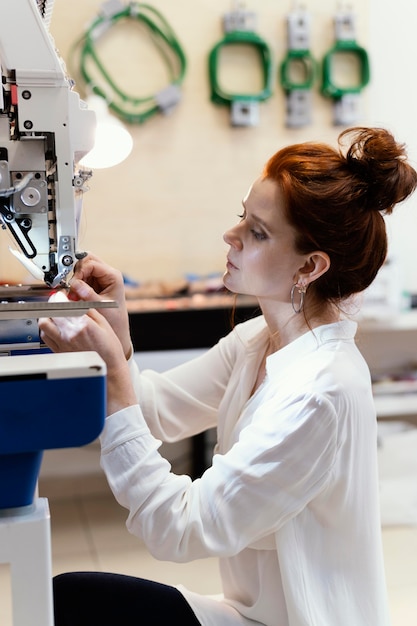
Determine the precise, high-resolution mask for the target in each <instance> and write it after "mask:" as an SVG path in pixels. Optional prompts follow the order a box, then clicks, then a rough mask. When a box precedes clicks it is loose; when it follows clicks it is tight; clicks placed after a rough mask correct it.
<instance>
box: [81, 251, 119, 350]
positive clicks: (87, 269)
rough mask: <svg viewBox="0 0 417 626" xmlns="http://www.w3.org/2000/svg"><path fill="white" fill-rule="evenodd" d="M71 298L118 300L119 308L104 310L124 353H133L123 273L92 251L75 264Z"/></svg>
mask: <svg viewBox="0 0 417 626" xmlns="http://www.w3.org/2000/svg"><path fill="white" fill-rule="evenodd" d="M69 298H70V299H71V300H86V301H90V302H96V301H101V300H115V301H116V302H117V303H118V308H117V309H116V308H108V309H100V311H101V313H102V315H103V317H105V318H106V320H107V321H108V322H109V323H110V325H111V327H112V328H113V330H114V332H115V334H116V335H117V337H118V338H119V341H120V343H121V344H122V347H123V352H124V355H125V357H126V358H128V357H129V355H130V353H131V340H130V331H129V317H128V313H127V307H126V299H125V289H124V284H123V276H122V274H121V272H119V271H118V270H116V269H114V268H113V267H111V266H110V265H107V264H106V263H104V262H103V261H101V260H100V259H99V258H98V257H96V256H95V255H94V254H90V253H89V254H88V255H87V256H86V257H84V258H83V259H81V260H80V261H78V263H77V265H76V266H75V271H74V276H73V278H72V280H71V284H70V293H69Z"/></svg>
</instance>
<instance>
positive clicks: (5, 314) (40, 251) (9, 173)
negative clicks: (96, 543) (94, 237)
mask: <svg viewBox="0 0 417 626" xmlns="http://www.w3.org/2000/svg"><path fill="white" fill-rule="evenodd" d="M52 4H53V0H2V1H1V2H0V63H1V78H2V83H1V85H0V223H1V226H2V229H3V230H5V231H8V233H9V235H10V238H11V239H12V241H13V247H12V249H11V253H12V254H14V255H15V256H16V257H18V259H19V260H20V261H21V262H22V263H23V265H24V266H25V268H26V269H27V271H29V272H30V273H31V274H32V275H33V276H34V278H36V279H37V280H38V283H37V284H35V285H18V286H17V285H14V286H3V287H1V288H0V357H1V358H0V393H1V396H2V410H1V413H0V563H10V564H11V577H12V600H13V624H14V625H15V626H33V624H34V623H36V624H39V625H42V626H52V624H53V615H52V585H51V562H50V552H51V550H50V528H49V510H48V503H47V500H46V499H45V498H38V497H36V495H35V492H36V484H37V478H38V473H39V469H40V464H41V459H42V454H43V450H45V449H50V448H64V447H73V446H81V445H84V444H87V443H90V442H91V441H93V440H94V439H95V438H96V437H97V436H98V435H99V433H100V432H101V429H102V427H103V423H104V416H105V374H106V367H105V364H104V362H103V361H102V359H101V358H100V357H99V356H98V355H97V354H96V353H94V352H85V353H71V354H69V353H67V354H52V353H50V352H49V351H48V350H47V349H46V348H45V346H42V344H41V341H40V338H39V331H38V328H37V320H38V318H39V317H58V316H70V317H74V316H77V315H82V314H84V313H85V312H86V311H87V310H88V309H89V308H92V307H94V308H98V307H104V306H115V303H112V302H99V303H88V302H55V303H50V302H49V301H48V295H49V293H50V291H51V289H59V288H62V287H66V286H67V284H68V281H69V279H70V277H71V274H72V272H73V269H74V266H75V264H76V262H77V259H78V258H80V256H82V253H80V252H79V251H78V249H77V229H78V222H79V218H80V213H81V204H82V196H83V193H84V191H86V190H87V181H88V180H89V178H90V176H91V171H86V170H83V169H82V168H80V167H79V166H78V163H79V161H80V159H81V158H82V157H83V156H84V155H85V154H86V153H87V152H89V150H90V149H91V148H92V147H93V144H94V131H95V115H94V113H93V112H92V111H89V110H88V109H87V107H86V105H85V104H84V103H83V102H82V101H81V100H80V98H79V95H78V94H77V93H76V92H75V91H74V89H73V87H74V85H73V82H72V80H71V78H70V77H69V76H68V75H67V73H66V70H65V65H64V63H63V61H62V59H61V58H60V56H59V54H58V52H57V51H56V49H55V45H54V42H53V40H52V38H51V36H50V34H49V32H48V27H49V23H50V17H51V13H52ZM3 236H4V235H3V234H2V233H0V239H1V238H3ZM5 239H7V238H5ZM5 239H4V241H5ZM0 245H3V242H2V241H1V240H0ZM43 352H45V353H43ZM69 399H70V402H69ZM81 399H82V402H80V400H81Z"/></svg>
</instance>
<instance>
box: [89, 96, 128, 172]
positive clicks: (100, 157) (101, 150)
mask: <svg viewBox="0 0 417 626" xmlns="http://www.w3.org/2000/svg"><path fill="white" fill-rule="evenodd" d="M86 104H87V105H88V108H89V109H92V110H93V111H94V112H95V114H96V119H97V127H96V134H95V141H94V147H93V149H92V150H90V152H88V153H87V154H86V155H85V156H84V157H83V158H82V159H81V161H80V165H82V166H83V167H91V168H92V169H102V168H105V167H113V165H117V164H118V163H121V162H122V161H124V160H125V159H126V158H127V157H128V156H129V154H130V153H131V151H132V148H133V139H132V136H131V134H130V133H129V131H128V130H127V129H126V128H125V127H124V125H123V124H122V122H121V121H120V120H119V119H117V118H116V117H115V116H114V115H111V114H110V113H109V110H108V107H107V104H106V102H105V100H104V99H103V98H100V96H95V95H93V96H89V97H88V98H87V102H86Z"/></svg>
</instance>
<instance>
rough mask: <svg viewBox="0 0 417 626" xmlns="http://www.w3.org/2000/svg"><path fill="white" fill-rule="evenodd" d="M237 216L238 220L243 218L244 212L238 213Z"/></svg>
mask: <svg viewBox="0 0 417 626" xmlns="http://www.w3.org/2000/svg"><path fill="white" fill-rule="evenodd" d="M237 216H238V218H239V219H240V220H243V218H244V217H245V214H244V213H241V214H239V213H238V214H237Z"/></svg>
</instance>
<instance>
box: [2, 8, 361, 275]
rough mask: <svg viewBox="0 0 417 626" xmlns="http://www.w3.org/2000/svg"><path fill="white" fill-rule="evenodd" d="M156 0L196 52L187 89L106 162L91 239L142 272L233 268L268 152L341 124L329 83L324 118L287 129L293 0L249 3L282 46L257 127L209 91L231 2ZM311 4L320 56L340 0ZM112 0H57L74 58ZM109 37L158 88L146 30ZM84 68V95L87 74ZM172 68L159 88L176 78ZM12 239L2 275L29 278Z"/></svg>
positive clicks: (121, 65) (134, 72)
mask: <svg viewBox="0 0 417 626" xmlns="http://www.w3.org/2000/svg"><path fill="white" fill-rule="evenodd" d="M151 4H152V6H154V7H155V8H157V9H159V10H160V11H161V12H162V14H163V15H164V16H165V17H166V19H167V20H168V21H169V23H170V24H171V26H172V27H173V28H174V30H175V31H176V33H177V35H178V37H179V39H180V40H181V42H182V44H183V47H184V49H185V51H186V53H187V56H188V72H187V76H186V79H185V83H184V88H183V98H182V101H181V103H180V104H179V105H178V107H177V108H176V109H175V110H174V112H173V113H172V114H171V115H170V116H162V115H158V116H157V117H154V118H153V119H151V120H150V121H148V122H146V123H145V124H143V125H139V126H133V127H131V132H132V134H133V137H134V149H133V152H132V153H131V155H130V157H129V158H128V159H127V160H126V161H125V162H124V163H123V164H121V165H119V166H116V167H114V168H112V169H108V170H96V171H95V172H94V176H93V178H92V180H91V185H90V191H89V192H88V193H87V194H86V195H85V199H84V213H83V220H82V225H81V230H80V246H79V247H80V248H84V249H88V250H92V251H94V252H96V253H97V254H98V255H100V256H102V257H103V258H105V259H106V260H107V261H108V262H109V263H111V264H113V265H116V266H117V267H119V268H120V269H121V270H122V271H123V272H125V273H126V274H128V275H129V276H131V277H133V278H135V279H138V280H158V279H165V280H171V279H172V280H173V279H176V278H178V277H181V276H183V275H184V274H185V273H187V272H192V273H198V274H206V273H210V272H223V269H224V258H225V251H226V245H225V244H224V242H223V240H222V234H223V232H224V231H225V230H226V229H227V228H228V227H229V226H231V225H232V224H234V223H235V221H236V219H237V218H236V215H237V213H239V212H240V210H241V204H240V203H241V199H242V198H243V196H244V195H245V193H246V191H247V188H248V187H249V185H250V183H251V182H252V181H253V180H254V178H256V177H257V175H258V173H259V172H260V169H261V167H262V165H263V163H264V162H265V161H266V159H267V158H268V157H269V156H270V155H271V154H272V153H273V152H275V151H276V150H277V149H279V148H280V147H281V146H282V145H284V144H287V143H289V142H298V141H304V140H310V139H321V140H325V141H329V142H335V141H336V137H337V135H338V133H339V132H340V130H341V128H340V127H334V126H333V124H332V105H331V102H330V101H328V100H326V99H324V98H323V97H322V96H321V95H320V94H319V89H318V85H317V86H316V89H315V91H314V102H313V124H312V125H310V126H308V127H306V128H303V129H299V130H290V129H287V128H286V127H285V122H284V119H285V98H284V95H283V92H282V90H281V88H280V85H279V84H278V78H277V76H278V72H277V66H278V64H279V63H280V62H281V60H282V58H283V57H284V55H285V51H286V24H285V18H286V14H287V12H288V11H289V10H290V8H291V6H292V3H291V2H290V0H288V2H278V1H277V0H261V1H259V2H247V3H246V6H247V7H248V8H249V9H253V10H255V11H256V12H257V14H258V27H257V32H258V33H259V34H260V35H261V36H262V37H263V38H264V39H265V40H266V41H267V42H268V43H269V45H270V46H271V49H272V52H273V59H274V76H275V77H276V82H275V85H274V89H275V92H274V95H273V97H272V98H271V99H270V100H268V101H267V102H265V103H262V104H261V107H260V123H259V125H258V126H257V127H254V128H233V127H231V125H230V119H229V111H228V109H227V108H224V107H218V106H214V105H213V104H212V103H211V102H210V99H209V84H208V79H207V56H208V53H209V50H210V49H211V48H212V46H213V45H214V44H215V43H217V42H218V41H219V40H220V39H221V37H222V34H223V31H222V16H223V14H224V13H225V12H227V11H229V10H230V9H231V7H232V2H231V0H181V1H180V2H170V1H168V0H153V1H152V2H151ZM305 4H306V6H307V9H308V10H309V12H310V13H311V16H312V45H311V50H312V52H313V54H314V56H315V57H316V58H317V59H318V60H320V59H322V57H323V55H324V53H325V52H326V51H327V50H328V49H329V48H330V46H331V45H332V43H333V22H332V20H333V16H334V13H335V11H336V8H337V6H338V3H337V2H336V0H310V1H309V2H308V3H305ZM100 5H101V0H72V1H71V2H69V1H68V0H55V5H54V10H53V15H52V23H51V32H52V34H53V36H54V38H55V42H56V45H57V47H58V49H59V51H60V53H61V55H62V56H63V58H64V59H65V60H66V61H67V64H68V61H69V58H70V49H71V47H72V46H73V44H74V42H75V41H76V40H77V38H78V37H79V36H80V35H81V33H82V32H83V30H84V28H85V27H86V25H87V24H88V23H89V22H90V21H91V20H92V19H93V18H94V17H95V16H96V15H97V12H98V9H99V7H100ZM350 5H351V6H352V7H353V10H354V12H355V14H356V18H357V32H358V37H357V39H358V42H359V43H362V44H363V45H365V46H366V45H367V41H368V27H369V24H368V18H369V9H368V7H369V0H355V1H353V2H351V3H350ZM120 35H121V36H120ZM101 45H102V46H103V48H102V49H103V53H104V54H105V58H106V63H108V64H109V67H110V68H111V69H113V70H114V74H115V75H116V76H117V80H118V82H119V84H120V85H121V86H122V88H124V89H127V90H128V91H129V92H130V93H134V94H138V95H143V94H144V93H146V94H147V93H153V92H154V90H155V88H156V85H157V83H158V81H159V80H160V79H161V68H160V67H158V66H157V65H152V64H146V63H145V64H143V63H141V62H140V61H138V56H139V55H138V54H137V45H138V41H135V36H132V34H131V33H130V34H129V33H128V34H127V35H126V34H125V33H116V32H114V33H112V34H111V38H110V39H109V40H108V41H106V40H104V41H103V43H102V44H101ZM142 52H143V50H142ZM109 55H110V56H109ZM146 58H147V57H146V55H145V59H146ZM75 78H76V81H77V84H76V88H77V90H78V91H80V92H81V94H82V96H83V97H84V96H85V94H84V93H83V90H82V83H81V82H80V81H79V80H77V77H76V76H75ZM162 78H163V82H162V83H161V84H160V85H159V87H161V86H165V84H166V83H165V82H164V80H165V78H164V77H162ZM240 78H241V77H240ZM239 84H240V83H239ZM227 86H228V87H229V86H230V83H227ZM369 93H370V89H367V90H366V94H365V95H364V97H363V112H364V114H363V119H361V120H359V122H361V123H366V122H367V120H368V119H369V111H368V99H369ZM4 237H5V236H4ZM6 241H7V237H5V239H3V244H2V245H0V279H1V280H3V281H4V280H21V279H22V274H23V271H22V269H21V268H20V266H19V265H18V263H17V261H16V260H15V259H14V258H10V255H9V253H8V252H7V245H5V242H6Z"/></svg>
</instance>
